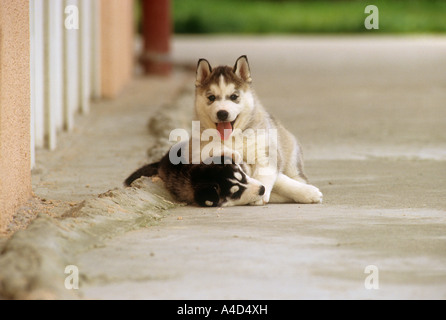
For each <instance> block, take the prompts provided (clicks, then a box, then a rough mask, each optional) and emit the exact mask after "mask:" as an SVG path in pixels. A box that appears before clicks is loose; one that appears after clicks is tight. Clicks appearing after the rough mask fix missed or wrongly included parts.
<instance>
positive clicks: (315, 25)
mask: <svg viewBox="0 0 446 320" xmlns="http://www.w3.org/2000/svg"><path fill="white" fill-rule="evenodd" d="M369 4H373V5H376V6H377V7H378V9H379V30H367V29H366V28H365V27H364V19H365V18H366V17H367V14H365V13H364V9H365V7H366V6H367V5H369ZM173 18H174V24H175V33H192V34H196V33H241V34H267V33H288V34H294V33H359V32H374V33H444V32H446V0H393V1H390V0H357V1H355V0H350V1H348V0H337V1H334V0H332V1H328V0H319V1H317V0H313V1H292V0H288V1H284V0H282V1H278V0H276V1H271V0H270V1H265V0H263V1H262V0H173Z"/></svg>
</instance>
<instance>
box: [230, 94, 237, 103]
mask: <svg viewBox="0 0 446 320" xmlns="http://www.w3.org/2000/svg"><path fill="white" fill-rule="evenodd" d="M229 98H230V99H231V100H232V101H235V100H237V99H238V95H236V94H231V96H230V97H229Z"/></svg>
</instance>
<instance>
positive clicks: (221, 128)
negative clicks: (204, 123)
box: [217, 122, 232, 140]
mask: <svg viewBox="0 0 446 320" xmlns="http://www.w3.org/2000/svg"><path fill="white" fill-rule="evenodd" d="M217 130H218V132H219V133H220V137H221V139H222V140H226V139H228V138H229V136H230V135H231V133H232V125H231V123H230V122H219V123H217Z"/></svg>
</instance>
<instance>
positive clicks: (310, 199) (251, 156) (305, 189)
mask: <svg viewBox="0 0 446 320" xmlns="http://www.w3.org/2000/svg"><path fill="white" fill-rule="evenodd" d="M251 83H252V79H251V72H250V68H249V64H248V59H247V57H246V56H241V57H239V58H238V59H237V61H236V62H235V65H234V66H233V67H230V66H218V67H215V68H212V67H211V65H210V64H209V62H208V61H207V60H205V59H200V60H199V61H198V66H197V71H196V82H195V86H196V91H195V113H196V118H197V120H198V121H200V131H201V135H202V136H203V135H206V136H207V137H209V135H211V136H212V140H211V139H209V138H207V139H203V137H201V138H200V142H196V144H197V143H199V146H200V155H201V156H203V151H204V150H205V149H206V151H208V150H210V149H213V148H214V147H215V145H216V144H217V145H219V146H220V147H221V148H222V149H221V152H220V151H218V150H217V151H215V152H214V154H215V153H217V154H223V153H224V154H225V155H226V154H228V151H229V153H230V152H234V153H236V154H240V155H241V156H242V158H243V162H244V163H245V164H247V171H246V173H247V174H248V176H251V177H252V178H254V179H255V180H258V181H260V182H261V183H262V184H263V185H264V186H265V194H264V195H263V197H262V199H260V200H258V201H255V202H253V203H251V204H255V205H262V204H266V203H268V202H270V201H271V202H298V203H320V202H322V193H321V192H320V191H319V189H318V188H316V187H315V186H312V185H310V184H308V183H307V178H306V176H305V174H304V172H303V159H302V151H301V148H300V145H299V143H298V141H297V140H296V138H295V137H294V136H293V135H292V134H291V133H290V132H289V131H288V130H286V129H285V128H284V127H283V126H282V125H281V124H280V123H279V121H277V120H276V119H275V118H273V117H272V116H271V115H270V114H269V113H268V112H267V111H266V110H265V108H264V107H263V106H262V105H261V103H260V101H259V99H258V98H257V96H256V94H255V93H254V90H253V89H252V85H251ZM209 130H211V132H212V130H213V131H214V133H215V134H214V135H212V134H209V132H210V131H209ZM203 141H204V142H203ZM206 141H210V142H206ZM210 145H214V147H212V148H209V146H210ZM191 148H192V149H193V145H192V146H191ZM192 152H194V151H193V150H192Z"/></svg>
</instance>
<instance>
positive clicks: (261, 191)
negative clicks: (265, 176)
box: [259, 186, 265, 196]
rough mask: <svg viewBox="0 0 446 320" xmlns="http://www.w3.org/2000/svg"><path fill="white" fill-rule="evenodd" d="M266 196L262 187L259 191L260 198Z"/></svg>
mask: <svg viewBox="0 0 446 320" xmlns="http://www.w3.org/2000/svg"><path fill="white" fill-rule="evenodd" d="M264 194H265V187H264V186H261V187H260V189H259V196H263V195H264Z"/></svg>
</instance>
